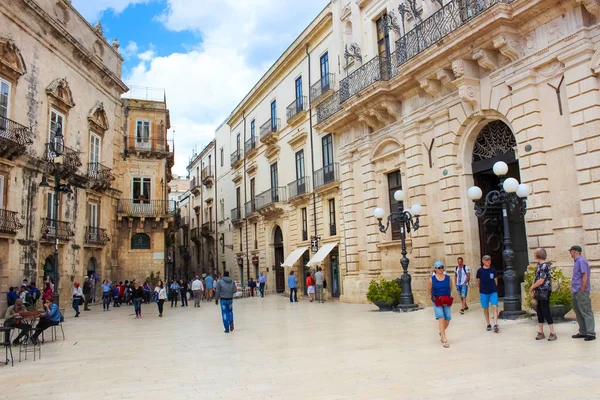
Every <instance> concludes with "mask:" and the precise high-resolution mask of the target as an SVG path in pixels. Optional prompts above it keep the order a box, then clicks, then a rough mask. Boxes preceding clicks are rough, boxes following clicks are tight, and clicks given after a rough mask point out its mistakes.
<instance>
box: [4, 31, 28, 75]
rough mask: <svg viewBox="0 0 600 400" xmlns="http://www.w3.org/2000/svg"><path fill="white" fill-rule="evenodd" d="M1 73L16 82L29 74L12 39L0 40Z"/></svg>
mask: <svg viewBox="0 0 600 400" xmlns="http://www.w3.org/2000/svg"><path fill="white" fill-rule="evenodd" d="M0 71H1V72H3V73H5V74H7V75H9V76H10V77H11V78H12V79H14V80H15V81H17V80H18V79H19V77H21V76H22V75H25V73H27V68H26V67H25V61H24V60H23V56H22V55H21V52H20V51H19V48H18V47H17V45H16V44H15V41H14V40H12V39H11V38H0Z"/></svg>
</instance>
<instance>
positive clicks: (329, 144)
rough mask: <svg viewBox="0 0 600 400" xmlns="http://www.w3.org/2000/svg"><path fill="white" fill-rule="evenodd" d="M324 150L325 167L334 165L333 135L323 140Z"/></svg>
mask: <svg viewBox="0 0 600 400" xmlns="http://www.w3.org/2000/svg"><path fill="white" fill-rule="evenodd" d="M321 144H322V148H323V167H327V166H329V165H331V164H333V138H332V136H331V133H330V134H328V135H325V136H323V139H321Z"/></svg>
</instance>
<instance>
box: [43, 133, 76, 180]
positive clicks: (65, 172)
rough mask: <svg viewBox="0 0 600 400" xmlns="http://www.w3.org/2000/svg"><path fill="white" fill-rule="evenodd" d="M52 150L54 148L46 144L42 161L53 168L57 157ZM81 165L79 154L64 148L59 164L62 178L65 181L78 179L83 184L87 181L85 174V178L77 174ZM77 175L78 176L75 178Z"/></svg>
mask: <svg viewBox="0 0 600 400" xmlns="http://www.w3.org/2000/svg"><path fill="white" fill-rule="evenodd" d="M53 149H54V146H53V144H52V143H46V152H45V153H44V160H45V161H46V162H48V163H50V164H52V165H53V166H54V165H55V162H56V158H57V157H56V153H55V152H54V150H53ZM82 165H83V163H82V162H81V157H80V153H79V152H78V151H76V150H73V149H71V148H69V147H67V146H64V149H63V154H62V163H61V169H62V177H63V178H65V179H68V178H73V179H75V178H79V179H77V180H78V181H83V182H80V183H84V182H85V181H87V174H85V177H84V176H82V175H81V174H78V172H79V168H80V167H81V166H82ZM77 175H80V176H79V177H77Z"/></svg>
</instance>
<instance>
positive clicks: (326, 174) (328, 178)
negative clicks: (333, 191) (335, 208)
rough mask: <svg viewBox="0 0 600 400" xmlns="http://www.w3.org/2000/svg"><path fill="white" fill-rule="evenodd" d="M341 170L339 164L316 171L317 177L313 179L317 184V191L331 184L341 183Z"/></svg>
mask: <svg viewBox="0 0 600 400" xmlns="http://www.w3.org/2000/svg"><path fill="white" fill-rule="evenodd" d="M339 169H340V168H339V164H338V163H333V164H329V165H326V166H325V167H323V168H321V169H319V170H317V171H315V176H314V177H313V179H314V182H315V190H316V189H318V188H320V187H321V186H325V185H327V184H329V183H333V182H339V180H340V172H339Z"/></svg>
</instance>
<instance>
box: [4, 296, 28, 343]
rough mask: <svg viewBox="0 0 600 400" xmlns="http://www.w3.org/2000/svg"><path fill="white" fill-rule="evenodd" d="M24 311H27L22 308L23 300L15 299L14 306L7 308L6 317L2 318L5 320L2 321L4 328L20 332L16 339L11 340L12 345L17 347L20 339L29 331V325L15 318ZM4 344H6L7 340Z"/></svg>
mask: <svg viewBox="0 0 600 400" xmlns="http://www.w3.org/2000/svg"><path fill="white" fill-rule="evenodd" d="M24 311H27V310H26V309H25V306H23V300H21V299H17V300H16V301H15V304H14V305H12V306H10V307H8V309H7V310H6V315H5V316H4V318H5V319H6V320H5V321H4V326H6V327H11V328H15V329H20V330H21V333H20V334H19V336H17V337H16V339H15V340H13V344H14V345H18V344H19V343H21V339H23V337H25V336H27V332H29V330H30V329H31V325H29V324H26V323H25V322H23V321H22V320H20V319H18V318H16V317H18V316H19V313H21V312H24ZM6 342H8V338H7V340H6Z"/></svg>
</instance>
